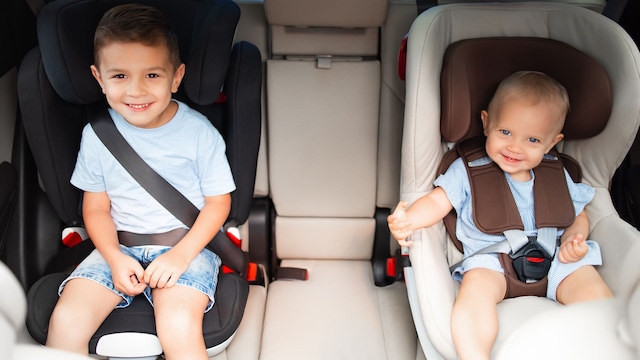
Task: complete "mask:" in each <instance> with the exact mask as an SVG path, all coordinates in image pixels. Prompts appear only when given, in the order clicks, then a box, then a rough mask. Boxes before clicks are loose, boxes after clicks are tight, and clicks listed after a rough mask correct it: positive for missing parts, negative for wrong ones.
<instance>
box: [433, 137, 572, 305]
mask: <svg viewBox="0 0 640 360" xmlns="http://www.w3.org/2000/svg"><path fill="white" fill-rule="evenodd" d="M485 141H486V138H485V137H484V136H479V137H474V138H470V139H466V140H463V141H460V142H459V143H458V144H457V145H456V147H455V148H454V149H452V150H451V151H450V152H449V153H448V154H447V155H445V157H444V159H443V163H442V164H441V166H440V170H441V172H440V173H443V172H444V171H445V170H446V169H447V168H448V167H449V165H450V164H451V162H453V160H455V159H456V158H458V157H461V158H462V159H463V161H464V163H465V168H466V169H467V173H468V175H469V183H470V185H471V197H472V200H471V201H472V206H473V220H474V223H475V225H476V227H477V228H478V229H479V230H480V231H482V232H484V233H487V234H492V235H499V234H503V235H504V236H505V237H506V239H505V240H503V241H500V242H498V243H495V244H493V245H490V246H488V247H486V248H484V249H481V250H479V251H477V252H475V253H473V254H470V255H468V256H466V257H465V259H468V258H469V257H472V256H477V255H481V254H495V253H497V254H498V257H499V259H500V263H501V264H502V266H503V269H504V272H505V277H506V279H507V295H506V297H507V298H508V297H515V296H522V295H537V296H545V295H546V288H547V274H548V272H549V268H550V267H551V261H552V260H553V257H554V255H555V250H556V247H557V245H558V241H559V238H558V236H557V233H558V231H557V230H558V229H564V228H566V227H568V226H570V225H571V224H572V223H573V221H574V220H575V209H574V206H573V202H572V200H571V195H570V194H569V188H568V186H567V182H566V179H565V173H564V166H563V160H568V161H574V162H575V160H573V159H571V158H569V157H568V156H566V155H560V154H559V153H558V152H557V151H555V150H551V151H550V152H549V153H548V154H546V155H545V156H544V158H543V160H542V162H541V163H540V165H538V166H537V167H536V168H534V169H533V173H534V185H533V197H534V214H535V215H534V216H535V222H536V228H537V229H538V234H537V237H529V236H527V235H526V234H525V232H524V225H523V223H522V218H521V216H520V212H519V211H518V208H517V206H516V202H515V199H514V197H513V194H512V193H511V190H510V188H509V184H508V183H507V180H506V177H505V175H504V171H503V170H502V169H500V167H499V166H498V165H497V164H496V163H495V162H493V161H492V160H491V159H490V158H489V157H488V156H487V153H486V150H485ZM573 165H574V166H572V167H569V168H574V167H576V166H577V163H576V164H573ZM578 176H579V175H578ZM455 221H456V215H455V211H452V213H450V214H449V215H447V217H445V225H446V227H447V232H448V233H449V236H450V237H451V238H452V240H453V241H454V244H456V247H457V248H458V249H459V250H460V251H463V250H462V244H461V243H460V242H459V241H458V240H457V238H456V236H455ZM459 264H460V263H457V264H455V265H453V266H451V268H450V269H451V271H453V270H455V268H457V267H458V265H459Z"/></svg>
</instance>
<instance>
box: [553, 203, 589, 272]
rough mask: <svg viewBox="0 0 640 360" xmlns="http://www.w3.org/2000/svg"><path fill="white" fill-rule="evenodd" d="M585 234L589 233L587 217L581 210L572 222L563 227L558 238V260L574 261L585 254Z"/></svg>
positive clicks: (563, 261) (564, 261) (586, 248)
mask: <svg viewBox="0 0 640 360" xmlns="http://www.w3.org/2000/svg"><path fill="white" fill-rule="evenodd" d="M587 234H589V219H588V218H587V214H586V213H585V212H584V210H583V211H582V212H580V214H578V216H576V219H575V221H574V222H573V224H571V226H569V227H568V228H566V229H565V231H564V233H563V234H562V237H561V238H560V251H559V252H558V259H559V260H560V262H562V263H565V264H566V263H572V262H576V261H578V260H580V259H582V258H583V257H584V256H585V255H587V250H588V246H587V239H586V235H587Z"/></svg>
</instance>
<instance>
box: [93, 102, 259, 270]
mask: <svg viewBox="0 0 640 360" xmlns="http://www.w3.org/2000/svg"><path fill="white" fill-rule="evenodd" d="M87 114H88V116H89V121H90V123H91V127H92V128H93V130H94V132H95V133H96V135H97V136H98V138H100V140H101V141H102V143H103V144H104V145H105V146H106V147H107V149H108V150H109V151H110V152H111V153H112V154H113V156H114V157H115V158H116V160H118V162H119V163H120V164H121V165H122V166H123V167H124V168H125V170H127V172H129V174H131V176H132V177H133V178H134V179H135V180H136V181H137V182H138V183H139V184H140V185H141V186H142V187H143V188H144V189H145V190H146V191H147V192H148V193H149V194H150V195H151V196H152V197H153V198H154V199H156V200H157V201H158V202H159V203H160V204H161V205H162V206H164V207H165V208H166V209H167V210H168V211H169V212H170V213H171V214H173V216H175V217H176V218H177V219H178V220H180V221H181V222H182V223H183V224H185V225H186V226H187V227H189V228H191V227H192V226H193V224H194V222H195V220H196V218H197V217H198V214H199V213H200V210H199V209H198V208H197V207H196V206H195V205H193V203H191V201H189V199H187V198H186V197H185V196H184V195H182V193H181V192H180V191H178V190H177V189H176V188H175V187H173V185H171V184H170V183H169V182H167V180H165V179H164V178H163V177H162V176H160V175H159V174H158V173H157V172H156V171H155V170H153V169H152V168H151V166H149V164H147V163H146V162H145V161H144V160H143V159H142V158H141V157H140V155H138V153H136V151H135V150H134V149H133V148H132V147H131V145H129V143H128V142H127V140H125V138H124V137H123V136H122V134H121V133H120V132H119V131H118V129H117V128H116V126H115V124H114V122H113V119H112V118H111V115H110V114H109V111H108V110H107V107H106V106H105V104H104V103H102V102H99V103H97V104H93V105H91V106H89V107H88V110H87ZM207 248H209V250H211V251H213V252H214V253H216V254H217V255H218V256H220V258H221V259H222V262H223V263H225V264H226V265H227V266H229V267H230V268H232V269H233V270H235V271H237V272H238V273H239V274H240V275H242V276H244V275H245V274H246V271H247V259H246V256H245V254H244V252H243V251H242V250H241V249H239V248H237V247H236V246H235V245H234V244H233V242H231V240H230V239H229V238H228V237H227V235H226V234H224V233H223V232H222V231H218V232H217V233H216V235H215V236H214V238H213V239H212V240H211V241H210V242H209V244H207Z"/></svg>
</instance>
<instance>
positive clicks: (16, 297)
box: [0, 262, 91, 360]
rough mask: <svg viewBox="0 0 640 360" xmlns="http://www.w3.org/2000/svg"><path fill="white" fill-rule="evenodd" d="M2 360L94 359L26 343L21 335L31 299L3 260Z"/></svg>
mask: <svg viewBox="0 0 640 360" xmlns="http://www.w3.org/2000/svg"><path fill="white" fill-rule="evenodd" d="M0 287H1V288H2V292H0V359H3V360H27V359H47V360H63V359H64V360H89V359H91V358H89V357H85V356H81V355H76V354H72V353H69V352H66V351H60V350H55V349H51V348H45V347H44V346H42V345H35V344H22V343H19V342H18V334H19V333H20V332H21V331H22V329H23V328H24V326H25V324H24V320H25V316H26V314H27V298H26V296H25V294H24V290H23V289H22V286H21V285H20V283H19V282H18V279H16V277H15V276H14V274H13V273H12V272H11V270H10V269H9V268H8V267H7V266H6V265H5V264H4V263H3V262H0Z"/></svg>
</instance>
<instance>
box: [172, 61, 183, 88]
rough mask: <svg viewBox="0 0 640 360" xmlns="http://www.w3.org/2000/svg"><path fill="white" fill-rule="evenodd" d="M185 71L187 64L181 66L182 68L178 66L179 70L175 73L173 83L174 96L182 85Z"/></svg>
mask: <svg viewBox="0 0 640 360" xmlns="http://www.w3.org/2000/svg"><path fill="white" fill-rule="evenodd" d="M185 69H186V65H185V64H180V66H178V68H177V69H176V71H175V73H174V74H173V82H172V83H171V92H172V93H174V94H175V93H177V92H178V88H179V87H180V84H181V83H182V79H183V78H184V72H185Z"/></svg>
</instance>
